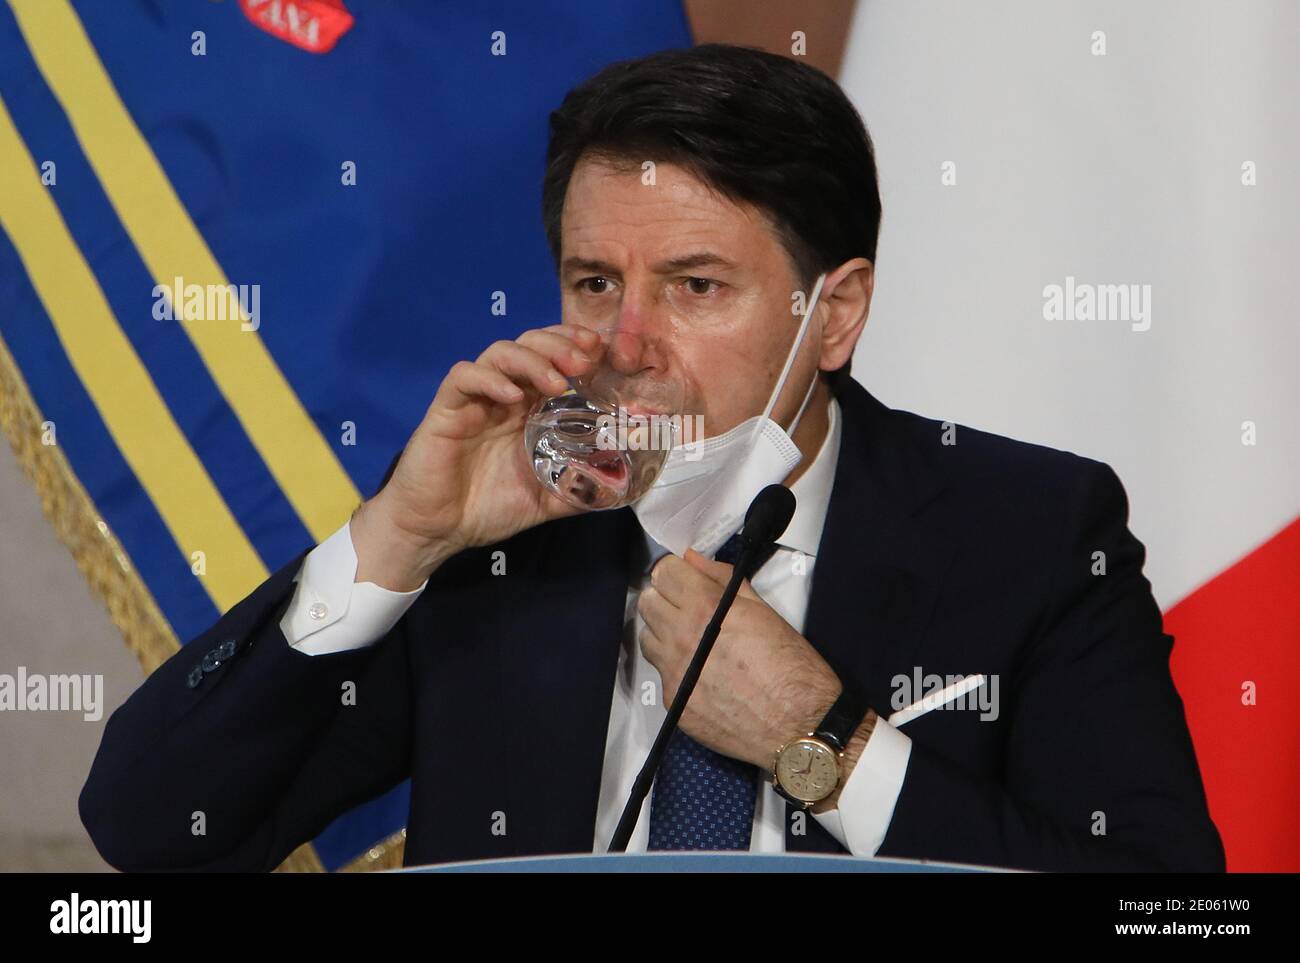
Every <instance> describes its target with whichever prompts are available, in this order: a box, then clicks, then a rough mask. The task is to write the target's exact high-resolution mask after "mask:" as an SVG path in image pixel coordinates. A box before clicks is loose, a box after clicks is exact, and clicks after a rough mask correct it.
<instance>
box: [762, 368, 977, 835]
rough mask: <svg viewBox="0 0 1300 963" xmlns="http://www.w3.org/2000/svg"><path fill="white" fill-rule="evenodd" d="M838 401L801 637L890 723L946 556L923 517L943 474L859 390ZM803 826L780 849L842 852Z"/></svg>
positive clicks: (853, 387) (916, 657)
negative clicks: (893, 682) (833, 453)
mask: <svg viewBox="0 0 1300 963" xmlns="http://www.w3.org/2000/svg"><path fill="white" fill-rule="evenodd" d="M838 400H839V403H840V410H841V413H842V415H843V429H842V433H841V441H840V453H839V460H838V462H837V464H836V468H835V481H834V484H833V487H832V490H831V500H830V505H829V506H828V508H827V513H826V522H825V525H824V526H823V529H822V538H821V543H820V545H819V547H818V554H817V562H816V565H815V566H814V568H813V584H812V593H811V595H810V597H809V601H808V614H807V617H806V618H805V623H804V632H803V634H804V637H805V638H807V639H808V641H809V642H810V643H812V645H813V646H814V648H816V649H817V651H818V652H819V653H821V655H822V657H823V658H824V659H826V661H827V663H828V664H829V665H830V666H831V668H832V669H834V671H835V673H836V675H838V676H839V677H840V680H841V682H842V683H843V684H844V685H845V686H853V687H855V688H856V689H857V691H858V692H859V693H860V694H861V695H862V696H863V697H864V698H865V699H866V701H867V704H868V705H870V706H871V707H873V708H874V709H876V711H877V712H878V713H880V714H881V715H883V716H888V715H889V712H890V705H889V701H890V695H891V688H890V679H891V678H892V676H893V674H894V673H896V672H897V671H900V670H899V667H900V666H911V665H920V664H921V645H922V638H923V635H924V631H925V627H926V623H927V622H928V620H929V617H930V614H931V612H932V611H933V609H934V603H935V600H936V598H937V595H938V589H939V585H940V583H941V581H942V578H943V575H944V573H945V571H946V570H947V566H948V564H949V562H950V561H951V558H952V551H953V549H952V545H951V544H950V542H949V541H948V539H947V538H946V537H945V535H944V534H943V533H942V532H940V531H938V530H937V529H935V528H933V527H932V526H930V525H927V524H926V521H925V516H924V510H925V508H926V507H927V506H928V505H929V504H930V503H931V502H933V501H934V500H935V499H936V498H938V497H939V496H940V493H941V491H942V488H943V484H942V474H941V472H940V470H939V468H938V466H937V465H936V464H935V463H934V461H933V455H932V452H930V451H928V450H927V449H925V448H923V447H922V446H921V445H920V444H918V443H917V442H916V441H915V440H914V439H912V438H910V437H908V436H907V435H905V434H904V433H902V432H901V431H900V430H898V428H897V427H896V423H895V422H894V421H893V419H892V418H891V417H890V413H889V411H888V409H886V408H885V407H884V406H883V405H881V404H880V402H878V401H876V399H875V398H873V397H871V395H870V394H868V393H867V391H866V389H864V388H863V387H862V386H861V385H859V384H858V383H857V382H853V381H851V382H849V383H848V384H847V385H846V386H845V388H844V389H843V390H842V391H841V393H840V394H839V395H838ZM934 444H935V446H938V444H939V439H938V437H936V438H935V441H934ZM807 824H808V825H807V835H804V836H797V835H795V834H794V832H793V831H792V830H793V824H792V823H791V821H789V820H787V824H786V847H787V849H789V850H792V851H793V850H800V851H830V852H842V851H843V849H842V847H840V846H839V844H838V843H837V842H836V841H835V840H834V838H832V837H831V836H830V835H829V834H828V833H826V832H825V831H824V830H822V828H821V826H820V825H819V824H818V823H817V822H816V821H815V820H813V819H811V818H809V819H808V820H807Z"/></svg>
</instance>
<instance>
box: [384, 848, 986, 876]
mask: <svg viewBox="0 0 1300 963" xmlns="http://www.w3.org/2000/svg"><path fill="white" fill-rule="evenodd" d="M391 872H395V873H997V872H1006V871H1005V870H999V869H994V868H991V867H985V866H959V865H955V864H953V863H935V862H913V861H911V860H904V859H867V858H864V857H856V856H817V855H804V854H787V855H778V854H771V855H766V854H758V853H630V854H613V855H609V854H600V855H594V854H593V855H587V854H581V855H573V856H530V857H526V858H524V859H490V860H480V861H476V862H470V863H445V864H441V865H438V866H408V867H406V868H404V869H398V870H392V871H391Z"/></svg>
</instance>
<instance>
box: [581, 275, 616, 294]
mask: <svg viewBox="0 0 1300 963" xmlns="http://www.w3.org/2000/svg"><path fill="white" fill-rule="evenodd" d="M578 287H579V288H580V289H581V290H583V291H586V292H587V293H588V294H604V293H605V292H606V291H608V290H609V278H599V277H597V278H583V279H582V280H581V281H579V282H578Z"/></svg>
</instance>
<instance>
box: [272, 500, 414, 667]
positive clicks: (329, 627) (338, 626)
mask: <svg viewBox="0 0 1300 963" xmlns="http://www.w3.org/2000/svg"><path fill="white" fill-rule="evenodd" d="M349 526H350V522H345V523H344V524H343V526H342V527H341V528H339V530H338V531H336V532H335V533H334V534H333V535H331V536H330V537H329V538H327V539H325V541H323V542H321V543H320V544H319V545H317V546H316V547H315V548H314V549H312V550H311V551H310V552H308V553H307V557H306V559H304V560H303V564H302V568H301V569H300V570H299V572H298V574H297V576H295V580H296V581H297V583H298V587H297V588H296V589H295V590H294V596H293V601H292V602H290V603H289V608H288V609H286V610H285V613H284V616H283V617H282V618H281V619H280V629H281V631H283V632H284V637H285V639H287V640H288V642H289V644H290V645H291V646H293V647H294V648H295V649H297V650H298V651H299V652H302V653H304V654H306V655H329V654H331V653H334V652H346V651H348V650H351V649H361V648H364V647H366V646H367V645H372V644H373V643H375V642H377V641H378V640H379V639H382V638H383V637H384V636H385V635H387V634H388V632H389V631H390V630H391V629H392V627H393V626H394V625H396V624H397V622H398V620H399V619H401V617H402V616H403V615H404V614H406V610H407V609H409V608H410V607H411V605H412V604H414V602H415V600H416V599H417V598H419V596H420V593H421V592H423V591H424V589H425V586H427V585H428V584H429V580H428V579H425V580H424V583H423V584H422V585H420V587H419V588H417V589H414V590H412V591H410V592H392V591H389V590H388V589H386V588H383V587H382V586H379V585H376V584H375V583H374V582H355V581H354V579H355V578H356V575H357V552H356V548H355V547H354V546H353V544H352V531H351V528H350V527H349Z"/></svg>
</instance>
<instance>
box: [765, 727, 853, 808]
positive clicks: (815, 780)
mask: <svg viewBox="0 0 1300 963" xmlns="http://www.w3.org/2000/svg"><path fill="white" fill-rule="evenodd" d="M776 778H777V781H778V782H780V784H781V788H782V789H784V790H785V791H786V792H788V793H789V794H790V795H791V796H794V798H795V799H798V800H801V801H803V802H810V803H814V802H818V801H819V800H822V799H825V798H826V797H827V796H829V795H830V794H831V793H832V792H834V790H835V784H836V783H837V782H838V781H839V778H840V766H839V761H838V760H837V759H836V758H835V751H834V750H833V749H831V747H830V746H828V745H826V743H824V742H821V741H820V740H818V739H796V740H795V741H794V742H792V743H790V744H789V745H788V746H786V747H785V748H784V749H782V750H781V754H780V755H779V756H777V757H776Z"/></svg>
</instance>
